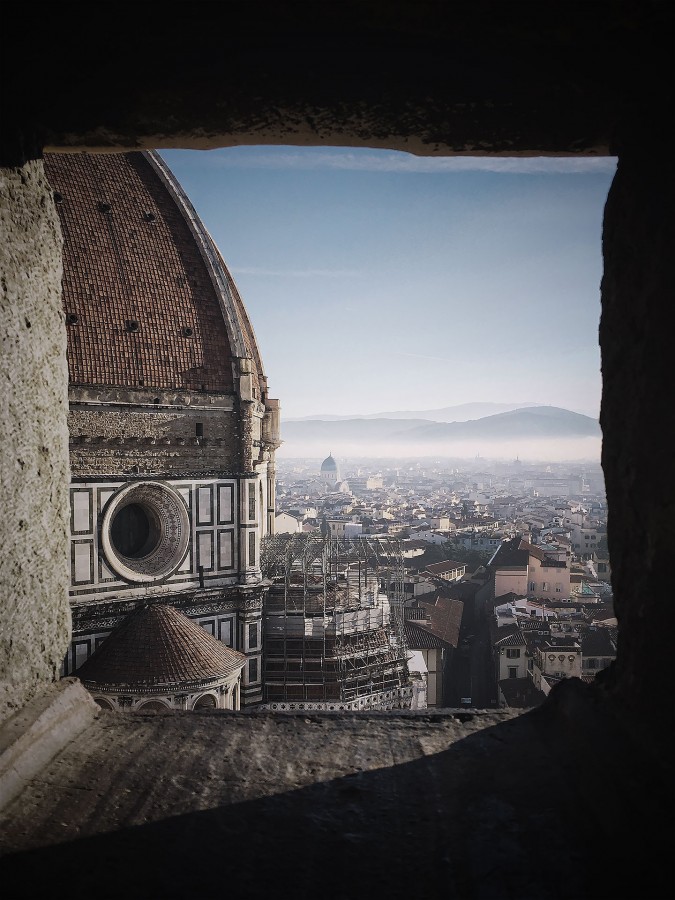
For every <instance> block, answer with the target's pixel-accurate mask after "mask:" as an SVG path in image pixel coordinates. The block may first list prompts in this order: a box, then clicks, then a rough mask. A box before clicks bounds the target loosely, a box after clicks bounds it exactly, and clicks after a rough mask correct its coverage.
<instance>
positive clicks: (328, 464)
mask: <svg viewBox="0 0 675 900" xmlns="http://www.w3.org/2000/svg"><path fill="white" fill-rule="evenodd" d="M337 468H338V466H337V463H336V462H335V460H334V459H333V457H332V456H327V457H326V458H325V459H324V461H323V462H322V463H321V471H322V472H337Z"/></svg>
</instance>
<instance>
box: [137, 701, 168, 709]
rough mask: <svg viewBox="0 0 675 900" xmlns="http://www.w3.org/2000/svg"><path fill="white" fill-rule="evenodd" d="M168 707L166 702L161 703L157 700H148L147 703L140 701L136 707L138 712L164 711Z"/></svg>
mask: <svg viewBox="0 0 675 900" xmlns="http://www.w3.org/2000/svg"><path fill="white" fill-rule="evenodd" d="M168 708H169V707H168V706H167V705H166V703H161V702H160V701H159V700H148V701H147V703H142V704H141V705H140V706H138V707H137V710H138V711H139V712H166V710H167V709H168Z"/></svg>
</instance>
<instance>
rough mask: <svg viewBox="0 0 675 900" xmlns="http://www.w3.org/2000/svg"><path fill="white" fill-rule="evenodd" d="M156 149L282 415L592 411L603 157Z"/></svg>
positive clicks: (607, 165)
mask: <svg viewBox="0 0 675 900" xmlns="http://www.w3.org/2000/svg"><path fill="white" fill-rule="evenodd" d="M161 155H162V157H163V158H164V159H165V161H166V162H167V164H168V165H169V167H170V168H171V170H172V171H173V173H174V175H175V176H176V178H177V179H178V181H179V182H180V183H181V185H182V187H183V189H184V190H185V192H186V194H187V195H188V197H189V199H190V201H191V202H192V204H193V205H194V207H195V209H196V211H197V213H198V215H199V216H200V217H201V218H202V220H203V222H204V224H205V225H206V227H207V228H208V230H209V232H210V233H211V235H212V237H213V238H214V240H215V242H216V244H217V245H218V247H219V249H220V251H221V253H222V255H223V258H224V260H225V262H226V264H227V266H228V268H229V270H230V272H231V274H232V276H233V277H234V279H235V282H236V284H237V286H238V288H239V291H240V293H241V296H242V299H243V301H244V304H245V305H246V308H247V310H248V313H249V316H250V318H251V321H252V324H253V328H254V331H255V333H256V336H257V339H258V342H259V345H260V349H261V353H262V358H263V364H264V367H265V371H266V374H267V375H268V378H269V383H270V394H271V396H273V397H278V398H279V400H280V402H281V408H282V418H294V417H302V416H310V415H317V414H320V413H327V414H332V415H352V414H353V415H368V414H373V413H380V412H386V411H394V410H404V409H415V410H424V409H433V408H436V407H442V406H453V405H458V404H462V403H475V402H497V403H520V402H522V403H538V404H541V405H553V406H561V407H563V408H566V409H571V410H573V411H576V412H581V413H583V414H585V415H590V416H593V417H596V418H597V416H598V415H599V403H600V392H601V374H600V351H599V346H598V324H599V316H600V279H601V276H602V261H601V231H602V212H603V206H604V202H605V199H606V196H607V191H608V189H609V186H610V183H611V179H612V177H613V174H614V169H615V160H614V159H613V158H579V159H577V158H539V157H537V158H522V159H521V158H505V159H501V158H487V157H454V158H449V157H445V158H439V157H435V158H433V157H416V156H413V155H410V154H406V153H400V152H395V151H389V150H386V151H385V150H371V149H366V150H356V149H353V148H334V147H331V148H301V147H274V148H271V147H234V148H227V149H223V150H212V151H187V150H163V151H161Z"/></svg>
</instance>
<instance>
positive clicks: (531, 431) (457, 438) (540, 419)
mask: <svg viewBox="0 0 675 900" xmlns="http://www.w3.org/2000/svg"><path fill="white" fill-rule="evenodd" d="M448 408H449V407H448ZM281 438H282V442H283V445H285V452H289V451H291V449H292V448H293V449H295V450H296V451H302V452H301V453H300V455H308V454H309V449H310V448H312V450H313V452H319V453H320V452H321V449H320V448H322V447H333V448H335V450H336V452H338V453H348V452H353V451H354V450H355V449H356V448H360V449H361V450H362V451H364V452H365V451H366V450H368V451H374V450H375V448H377V449H378V451H381V450H383V449H386V450H387V451H389V452H390V453H398V454H403V453H405V454H409V455H415V454H417V455H419V453H420V452H422V451H426V452H432V453H450V454H458V453H464V454H468V455H474V454H475V452H476V451H480V453H481V455H485V454H486V453H490V452H496V451H497V450H498V449H501V450H503V452H505V453H507V454H512V453H514V452H516V453H517V452H520V453H521V455H523V453H524V452H525V451H532V452H534V451H535V450H536V449H537V448H540V449H541V448H544V447H546V454H547V457H548V458H551V459H553V458H557V457H556V456H555V454H556V453H558V454H566V455H569V454H570V453H572V445H573V444H574V445H575V446H576V445H578V446H579V447H580V448H582V449H583V448H584V447H585V448H586V450H585V451H584V452H589V450H588V448H589V445H590V444H593V447H592V451H590V452H591V455H593V456H595V455H598V454H599V447H600V440H601V430H600V424H599V421H598V420H597V419H594V418H592V417H591V416H586V415H584V414H583V413H577V412H574V411H572V410H568V409H564V408H563V407H555V406H528V407H524V408H516V409H509V410H507V411H505V412H500V413H495V414H493V415H488V416H483V417H479V418H476V419H469V420H464V421H453V422H442V421H434V420H431V419H425V418H417V419H397V418H388V419H387V418H372V419H363V418H362V419H357V418H352V419H333V420H324V419H307V420H303V421H294V422H293V421H287V422H284V421H282V425H281ZM346 448H350V449H349V450H347V449H346ZM519 448H522V449H520V450H519Z"/></svg>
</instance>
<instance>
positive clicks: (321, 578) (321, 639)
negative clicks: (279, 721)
mask: <svg viewBox="0 0 675 900" xmlns="http://www.w3.org/2000/svg"><path fill="white" fill-rule="evenodd" d="M261 567H262V572H263V577H264V578H265V580H266V581H267V583H268V586H269V587H268V591H267V594H266V599H265V604H264V607H263V628H264V632H263V637H264V651H263V660H264V661H263V705H264V706H265V707H266V708H269V709H294V708H302V709H336V710H361V709H407V708H409V707H410V705H411V702H412V683H411V681H410V676H409V672H408V649H407V646H406V642H405V630H404V625H403V600H404V593H403V552H402V546H401V542H400V541H397V540H394V539H392V538H389V537H387V536H374V535H373V536H363V537H358V538H351V539H345V538H342V539H341V538H335V537H328V536H326V537H324V536H323V535H320V534H315V533H312V534H278V535H269V536H267V537H266V538H264V540H263V543H262V546H261Z"/></svg>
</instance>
